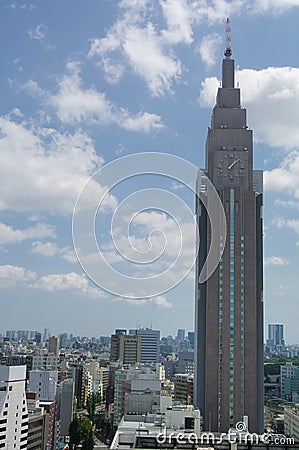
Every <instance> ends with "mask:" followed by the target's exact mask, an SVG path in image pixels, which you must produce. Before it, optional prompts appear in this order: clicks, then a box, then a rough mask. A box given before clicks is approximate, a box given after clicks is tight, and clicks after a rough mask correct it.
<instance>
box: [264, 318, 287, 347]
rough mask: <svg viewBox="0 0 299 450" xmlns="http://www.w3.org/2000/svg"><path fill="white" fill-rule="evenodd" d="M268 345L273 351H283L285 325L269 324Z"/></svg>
mask: <svg viewBox="0 0 299 450" xmlns="http://www.w3.org/2000/svg"><path fill="white" fill-rule="evenodd" d="M267 345H268V346H269V347H270V349H271V350H272V351H275V350H277V347H278V348H279V349H280V350H281V349H282V348H283V347H284V338H283V325H282V324H280V323H269V324H268V340H267Z"/></svg>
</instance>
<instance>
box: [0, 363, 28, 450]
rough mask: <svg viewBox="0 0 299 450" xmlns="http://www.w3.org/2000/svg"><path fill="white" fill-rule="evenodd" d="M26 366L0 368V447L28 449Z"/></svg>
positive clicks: (7, 449)
mask: <svg viewBox="0 0 299 450" xmlns="http://www.w3.org/2000/svg"><path fill="white" fill-rule="evenodd" d="M25 380H26V366H0V447H1V448H3V449H4V450H12V449H17V450H22V449H27V438H28V411H27V402H26V393H25Z"/></svg>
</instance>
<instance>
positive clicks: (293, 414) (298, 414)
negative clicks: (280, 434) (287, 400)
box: [284, 405, 299, 442]
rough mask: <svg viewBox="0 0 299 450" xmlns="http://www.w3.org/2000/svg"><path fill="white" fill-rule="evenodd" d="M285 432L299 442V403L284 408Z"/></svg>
mask: <svg viewBox="0 0 299 450" xmlns="http://www.w3.org/2000/svg"><path fill="white" fill-rule="evenodd" d="M284 433H285V435H286V436H289V437H293V438H294V439H295V441H296V442H299V405H296V406H294V407H288V408H285V409H284Z"/></svg>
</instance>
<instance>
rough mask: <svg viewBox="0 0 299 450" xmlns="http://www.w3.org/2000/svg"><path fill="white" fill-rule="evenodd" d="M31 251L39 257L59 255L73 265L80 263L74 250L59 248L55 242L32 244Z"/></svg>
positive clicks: (36, 242)
mask: <svg viewBox="0 0 299 450" xmlns="http://www.w3.org/2000/svg"><path fill="white" fill-rule="evenodd" d="M31 251H32V253H36V254H38V255H42V256H46V257H53V256H57V255H58V256H61V257H62V258H63V259H65V260H66V261H68V262H71V263H76V262H77V261H78V260H77V257H76V254H75V252H74V249H73V248H70V247H59V246H58V245H57V244H56V243H55V242H40V241H35V242H32V250H31Z"/></svg>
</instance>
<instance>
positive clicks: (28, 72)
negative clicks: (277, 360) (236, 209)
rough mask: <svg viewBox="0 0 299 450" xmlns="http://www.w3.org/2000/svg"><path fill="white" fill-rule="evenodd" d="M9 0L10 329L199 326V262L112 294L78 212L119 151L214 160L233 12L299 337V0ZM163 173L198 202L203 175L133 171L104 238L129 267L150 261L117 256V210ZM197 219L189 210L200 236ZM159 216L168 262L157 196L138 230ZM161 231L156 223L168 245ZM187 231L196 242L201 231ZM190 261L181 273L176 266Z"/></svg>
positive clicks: (277, 268)
mask: <svg viewBox="0 0 299 450" xmlns="http://www.w3.org/2000/svg"><path fill="white" fill-rule="evenodd" d="M0 8H1V27H0V40H1V43H2V45H1V72H0V77H1V82H0V128H1V130H0V154H1V165H0V186H1V189H0V250H1V253H0V257H1V260H0V295H1V305H2V308H1V309H2V314H1V316H0V330H5V329H42V328H44V327H48V328H50V330H51V331H52V332H53V333H59V332H63V331H70V332H73V333H75V334H85V335H90V336H91V335H95V336H98V335H104V334H110V333H111V332H112V331H113V330H114V328H117V327H128V328H132V327H134V326H136V324H137V323H139V324H140V325H141V326H150V325H152V326H153V327H154V328H158V329H161V331H162V334H169V333H172V334H175V333H176V330H177V328H186V329H187V330H192V329H193V309H194V294H193V292H194V280H193V276H192V273H191V274H189V275H188V276H187V278H186V279H185V280H184V281H183V282H182V283H180V284H179V285H178V286H177V287H176V288H173V289H171V290H170V291H169V292H167V293H161V294H160V295H158V296H153V297H150V298H148V299H147V300H145V299H143V300H134V299H125V298H123V297H117V296H113V295H110V294H109V293H107V292H105V291H103V290H101V289H99V288H98V287H97V286H96V285H94V284H93V283H92V282H91V281H90V280H89V279H88V278H87V277H86V276H85V274H84V271H83V269H82V267H81V266H80V265H79V263H78V262H77V259H76V255H75V253H74V250H73V246H72V213H73V209H74V205H75V201H76V198H77V196H78V194H79V192H80V190H81V189H82V187H83V185H84V183H85V182H86V181H87V179H88V177H89V176H91V175H92V174H93V173H94V172H95V171H96V170H97V169H98V168H99V167H101V166H102V165H103V164H105V163H110V162H111V161H113V160H115V159H116V158H119V157H123V156H126V155H130V154H135V153H138V152H165V153H169V154H171V155H176V156H179V157H181V158H184V159H186V160H188V161H190V162H192V163H193V164H195V165H196V166H198V167H203V166H204V146H205V138H206V132H207V127H208V126H209V124H210V115H211V108H212V107H213V105H214V101H215V94H216V90H217V87H218V85H219V79H220V68H221V60H222V55H223V50H224V47H225V21H226V17H228V16H229V17H230V18H231V21H232V47H233V57H234V58H235V61H236V67H237V81H238V83H239V85H240V87H241V95H242V104H243V106H245V107H246V108H247V110H248V124H249V126H250V127H252V128H253V130H254V137H255V168H258V169H263V170H264V171H265V208H264V217H265V241H264V246H265V294H264V297H265V318H266V322H267V323H268V322H271V323H277V322H278V323H284V324H285V326H286V340H287V342H288V343H298V342H299V335H298V326H297V322H298V313H297V302H298V292H299V281H298V252H299V217H298V210H299V151H298V145H299V128H298V116H299V69H298V68H296V64H297V61H298V56H299V53H298V37H299V36H298V20H299V1H298V0H285V1H278V0H272V1H270V0H253V1H249V0H232V1H225V0H215V1H203V0H151V1H147V0H122V1H116V0H115V1H109V0H89V1H88V2H85V3H83V2H82V1H77V0H72V1H71V0H64V1H63V2H61V1H60V2H58V1H56V0H51V1H50V0H45V1H43V2H27V1H26V2H22V1H15V2H9V1H2V2H1V5H0ZM153 184H154V187H158V188H160V189H163V190H166V189H168V190H169V191H170V192H171V193H173V194H175V195H177V196H178V197H180V198H181V199H182V200H183V201H184V203H185V204H186V205H187V206H189V207H190V208H191V209H192V208H193V204H194V200H193V194H192V192H191V191H189V190H188V189H185V188H182V186H181V185H180V184H179V183H175V182H174V181H173V180H171V179H168V180H165V179H162V178H161V177H146V176H145V177H136V178H135V179H131V180H127V181H125V182H123V183H122V184H119V185H118V186H117V187H116V188H115V189H114V190H113V191H112V192H111V193H110V195H109V196H108V198H107V204H106V207H105V210H104V212H103V214H102V215H101V214H99V215H98V219H97V220H98V221H99V225H98V228H97V229H98V230H99V233H98V238H99V240H101V243H102V245H103V251H104V252H105V254H106V255H107V257H108V259H109V258H110V262H111V264H115V267H117V268H118V269H121V268H125V269H126V270H127V269H128V273H129V274H130V275H132V274H133V275H134V274H135V275H136V274H137V275H136V276H138V273H137V272H138V271H137V272H136V266H134V267H133V269H132V268H128V267H127V266H126V267H125V264H123V263H122V262H121V261H119V259H117V258H116V257H115V251H114V250H113V247H112V244H113V243H112V241H111V239H110V234H109V233H110V231H109V227H110V221H111V218H112V216H113V212H114V210H115V208H116V207H117V205H119V204H120V203H121V202H122V200H124V199H126V198H127V196H128V195H131V194H132V193H134V191H136V190H139V189H145V188H150V187H151V186H152V185H153ZM95 189H99V190H101V186H100V185H97V186H96V187H95ZM95 192H98V191H95ZM99 192H102V191H99ZM157 196H158V195H157ZM122 217H123V219H125V218H126V214H125V212H123V216H122ZM191 222H192V221H186V220H185V222H183V224H181V225H180V226H181V229H184V230H185V233H186V235H187V236H189V237H190V236H191V237H192V232H191V231H190V230H191V228H190V227H191V225H192V223H191ZM149 224H150V225H152V226H153V229H155V230H157V229H162V230H164V231H165V233H166V232H167V233H169V236H168V242H171V248H170V253H169V254H167V255H166V259H165V261H163V262H161V266H158V265H156V266H155V268H154V272H155V273H156V271H157V270H159V268H160V270H162V269H163V270H165V268H166V266H167V264H169V263H171V261H172V259H171V258H173V253H175V252H174V250H175V249H176V245H178V241H177V239H178V235H177V234H176V228H175V221H173V220H172V219H171V217H170V216H169V215H167V214H163V213H162V212H161V211H156V212H155V211H153V210H148V211H144V212H143V213H142V214H140V215H139V216H138V220H137V222H136V223H135V225H134V226H133V229H132V230H131V235H132V236H131V237H132V239H133V240H134V245H135V244H136V246H137V247H138V246H141V247H140V248H141V249H143V250H144V248H146V245H147V244H148V240H147V237H148V235H149V233H150V231H151V228H150V226H149ZM161 239H162V238H161V235H160V234H159V232H157V231H155V232H154V234H153V241H152V243H153V245H154V250H155V249H156V250H157V249H159V246H160V245H162V244H163V239H162V240H161ZM119 242H120V244H123V245H124V247H123V250H124V251H128V246H127V244H128V243H127V242H125V243H124V242H122V241H121V240H120V241H119ZM185 244H186V245H187V250H186V251H187V253H188V251H190V252H192V239H191V238H190V239H187V240H186V243H185ZM155 245H157V248H156V247H155ZM142 246H145V247H142ZM89 256H92V255H89ZM186 267H187V266H186ZM186 267H185V266H184V264H183V265H182V267H179V268H175V269H174V270H173V271H171V270H169V271H168V272H169V276H170V277H173V280H174V281H175V280H177V279H178V278H180V276H181V275H182V273H183V274H184V273H185V272H186V270H187V269H186ZM144 270H145V272H146V270H147V269H146V268H145V269H144ZM151 270H153V269H152V268H150V269H149V271H151ZM171 279H172V278H171ZM128 289H129V288H128Z"/></svg>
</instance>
